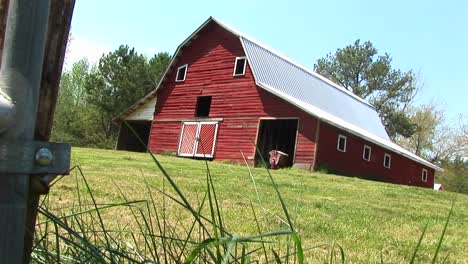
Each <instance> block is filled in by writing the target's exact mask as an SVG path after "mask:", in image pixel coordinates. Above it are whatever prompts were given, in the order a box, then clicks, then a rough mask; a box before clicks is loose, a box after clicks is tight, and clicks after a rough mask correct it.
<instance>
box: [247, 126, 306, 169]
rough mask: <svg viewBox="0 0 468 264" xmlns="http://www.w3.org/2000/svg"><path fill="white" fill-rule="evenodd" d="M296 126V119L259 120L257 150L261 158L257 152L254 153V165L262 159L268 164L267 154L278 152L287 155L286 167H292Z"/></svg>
mask: <svg viewBox="0 0 468 264" xmlns="http://www.w3.org/2000/svg"><path fill="white" fill-rule="evenodd" d="M297 124H298V119H273V120H270V119H268V120H260V126H259V128H258V136H257V148H258V150H259V152H260V155H261V156H260V155H259V153H258V152H256V153H255V164H261V163H262V159H261V158H262V157H263V159H264V160H265V161H266V162H268V159H269V154H268V153H269V152H270V151H272V150H279V151H282V152H284V153H286V154H288V155H289V156H288V158H287V162H286V166H292V165H293V162H294V152H295V150H296V135H297Z"/></svg>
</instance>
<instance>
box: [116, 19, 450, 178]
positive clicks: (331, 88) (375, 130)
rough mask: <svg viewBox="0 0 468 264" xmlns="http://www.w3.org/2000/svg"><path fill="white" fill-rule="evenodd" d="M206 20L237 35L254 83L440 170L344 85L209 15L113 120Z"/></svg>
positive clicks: (200, 28) (333, 123)
mask: <svg viewBox="0 0 468 264" xmlns="http://www.w3.org/2000/svg"><path fill="white" fill-rule="evenodd" d="M210 22H215V23H216V24H218V25H220V26H221V27H223V28H224V29H226V30H228V31H229V32H231V33H232V34H234V35H236V36H238V37H239V40H240V42H241V44H242V47H243V48H244V52H245V55H246V57H247V62H248V65H249V66H250V69H251V70H252V73H253V75H254V79H255V82H256V84H257V86H259V87H261V88H263V89H265V90H266V91H268V92H270V93H272V94H274V95H276V96H278V97H280V98H283V99H284V100H286V101H288V102H289V103H291V104H293V105H295V106H296V107H298V108H300V109H302V110H303V111H305V112H307V113H309V114H311V115H313V116H315V117H317V118H319V119H320V120H321V121H323V122H326V123H329V124H331V125H333V126H336V127H338V128H340V129H343V130H346V131H347V132H349V133H351V134H353V135H356V136H358V137H360V138H363V139H365V140H368V141H370V142H373V143H374V144H376V145H379V146H381V147H383V148H386V149H388V150H391V151H393V152H396V153H398V154H401V155H403V156H405V157H407V158H410V159H412V160H414V161H416V162H418V163H421V164H423V165H426V166H428V167H430V168H433V169H436V170H442V169H441V168H439V167H437V166H435V165H434V164H432V163H430V162H428V161H426V160H424V159H422V158H420V157H418V156H417V155H415V154H413V153H411V152H409V151H407V150H405V149H403V148H402V147H400V146H398V145H397V144H395V143H393V142H392V141H391V140H390V138H389V137H388V135H387V132H386V131H385V127H384V126H383V124H382V121H381V119H380V117H379V115H378V113H377V111H376V110H375V109H374V107H373V106H372V105H370V104H369V103H368V102H366V101H365V100H363V99H361V98H359V97H358V96H356V95H354V94H353V93H352V92H350V91H348V90H347V89H345V88H344V87H341V86H339V85H337V84H335V83H334V82H332V81H330V80H328V79H326V78H325V77H323V76H321V75H319V74H317V73H315V72H313V71H312V70H309V69H307V68H306V67H304V66H302V65H300V64H299V63H296V62H294V61H293V60H292V59H290V58H288V57H287V56H284V55H282V54H280V53H279V52H277V51H275V50H274V49H271V48H269V47H266V46H265V45H263V44H261V43H260V42H259V41H256V40H255V39H253V38H251V37H248V36H247V35H245V34H243V33H241V32H239V31H238V30H236V29H234V28H233V27H231V26H228V25H226V24H225V23H223V22H221V21H219V20H218V19H215V18H213V17H210V18H208V20H206V21H205V22H204V23H203V24H202V25H201V26H200V27H199V28H198V29H197V30H196V31H195V32H194V33H192V35H190V36H189V37H188V38H187V39H186V40H185V41H184V42H183V43H182V44H180V45H179V47H178V48H177V50H176V52H175V54H174V56H173V58H172V61H171V63H170V66H169V67H168V69H167V70H166V72H165V73H164V75H163V78H161V81H160V83H159V84H158V87H157V88H156V89H155V90H154V91H153V92H151V93H150V94H149V95H147V96H146V97H145V98H143V99H142V100H140V101H138V102H137V103H136V104H134V105H133V106H132V107H130V108H129V109H128V110H127V111H126V112H124V113H122V114H121V115H119V116H118V117H116V118H115V119H116V120H121V119H124V117H125V116H127V115H128V114H130V113H131V112H133V111H135V110H136V109H138V108H139V107H140V106H141V105H143V104H144V103H145V102H147V101H149V100H151V99H152V98H154V97H155V96H156V92H157V90H158V89H160V88H161V87H160V86H161V83H162V82H163V80H164V78H165V76H166V74H167V72H168V71H169V69H170V68H171V67H174V66H175V65H173V64H175V61H176V60H177V56H178V54H179V52H180V50H181V49H182V47H184V46H185V45H186V44H187V43H188V42H189V41H190V40H191V39H192V38H193V37H194V36H196V35H197V34H198V32H199V31H200V30H202V29H203V28H204V27H205V26H206V25H207V24H208V23H210Z"/></svg>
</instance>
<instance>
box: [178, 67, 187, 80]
mask: <svg viewBox="0 0 468 264" xmlns="http://www.w3.org/2000/svg"><path fill="white" fill-rule="evenodd" d="M187 68H188V65H187V64H185V65H182V66H180V67H179V68H177V75H176V79H175V80H176V82H183V81H185V76H186V75H187Z"/></svg>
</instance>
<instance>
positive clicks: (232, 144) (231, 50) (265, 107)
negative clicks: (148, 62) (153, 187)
mask: <svg viewBox="0 0 468 264" xmlns="http://www.w3.org/2000/svg"><path fill="white" fill-rule="evenodd" d="M239 56H245V54H244V51H243V49H242V45H241V43H240V41H239V39H238V37H236V36H234V35H233V34H231V33H229V32H228V31H226V30H224V29H223V28H221V27H219V26H218V25H216V24H214V23H211V24H210V25H208V26H207V27H206V28H205V29H203V30H202V31H201V32H200V33H199V36H198V38H196V39H194V40H193V41H192V42H191V43H190V44H189V46H186V47H184V48H183V49H182V54H181V55H180V56H179V58H178V60H177V63H176V65H175V66H176V67H175V68H177V67H178V66H180V65H184V64H188V65H189V66H188V70H187V76H186V80H185V81H184V82H175V74H176V71H175V70H172V71H171V72H169V73H168V75H167V79H166V80H165V82H164V83H163V84H162V87H161V89H160V90H159V92H158V100H157V106H156V110H155V117H154V122H153V126H152V131H151V135H150V141H149V149H150V150H151V151H154V152H156V153H161V152H163V151H172V152H176V151H177V146H178V142H179V135H180V129H181V122H182V120H188V119H193V118H194V114H195V107H196V101H197V97H198V96H202V95H203V96H212V102H211V110H210V115H209V117H210V118H222V119H223V120H222V121H221V122H220V123H219V130H218V136H217V142H216V149H215V153H214V156H215V158H216V159H221V160H234V161H240V162H241V161H242V155H241V153H240V151H242V152H243V153H244V155H245V156H246V157H253V156H254V154H255V148H254V144H253V142H254V141H255V139H256V136H257V129H258V125H259V120H260V118H268V117H276V118H281V117H291V118H299V128H298V137H297V145H296V155H295V163H298V164H299V163H300V164H307V165H309V166H310V165H312V164H313V162H314V149H315V130H316V119H315V118H314V117H311V116H310V115H308V114H306V113H305V112H303V111H302V110H300V109H298V108H296V107H294V106H292V105H291V104H289V103H287V102H285V101H284V100H283V99H280V98H278V97H276V96H274V95H272V94H270V93H268V92H266V91H264V90H263V89H261V88H259V87H257V86H256V85H255V81H254V78H253V75H252V72H251V70H250V67H247V68H246V74H245V76H237V77H234V76H232V75H233V70H234V63H235V58H236V57H239Z"/></svg>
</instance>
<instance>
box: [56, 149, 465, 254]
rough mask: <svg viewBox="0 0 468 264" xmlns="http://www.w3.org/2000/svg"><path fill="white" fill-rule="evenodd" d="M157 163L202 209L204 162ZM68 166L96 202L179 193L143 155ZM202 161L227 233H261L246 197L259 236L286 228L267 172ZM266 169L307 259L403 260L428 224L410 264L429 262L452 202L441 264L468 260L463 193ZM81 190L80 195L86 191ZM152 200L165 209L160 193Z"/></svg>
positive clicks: (62, 186)
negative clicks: (331, 254) (334, 255)
mask: <svg viewBox="0 0 468 264" xmlns="http://www.w3.org/2000/svg"><path fill="white" fill-rule="evenodd" d="M157 158H158V159H159V160H160V162H161V163H162V165H163V166H164V167H165V168H166V170H167V171H168V173H169V174H170V175H171V177H172V178H173V179H174V181H175V182H176V184H177V185H178V186H179V187H180V189H181V190H182V192H184V194H185V195H186V196H187V197H188V198H189V200H190V201H191V202H193V204H198V203H199V201H200V200H201V197H203V195H204V193H205V191H206V189H207V187H206V186H207V185H206V167H205V162H204V161H199V160H191V159H182V158H176V157H170V156H157ZM72 163H73V165H80V166H81V169H82V171H83V173H84V174H85V176H86V179H87V181H88V183H89V185H90V188H91V189H92V193H93V194H94V196H95V198H96V200H97V203H98V204H110V203H117V202H122V201H123V199H122V196H121V195H120V194H119V190H120V191H121V192H122V193H123V194H124V195H125V196H126V197H127V199H129V200H144V199H149V198H148V192H147V188H146V185H145V181H146V182H148V183H149V184H150V185H151V186H154V187H155V188H159V189H165V190H166V191H167V192H169V193H172V194H173V195H174V196H176V195H175V192H174V191H173V190H172V189H171V187H170V185H169V184H168V183H167V181H166V180H163V177H162V174H161V172H160V171H159V170H158V169H157V167H156V165H155V164H154V162H153V161H152V159H151V157H150V156H149V154H146V153H132V152H123V151H111V150H96V149H85V148H73V151H72ZM208 165H209V169H210V171H211V174H212V176H213V181H214V187H215V188H216V191H217V195H218V199H219V201H220V204H221V207H222V213H223V218H224V223H225V227H226V229H227V230H229V231H230V232H231V233H235V234H239V235H255V234H257V233H258V231H257V227H256V222H255V220H254V217H253V215H252V209H251V207H250V201H253V202H254V204H255V209H256V213H257V217H258V219H259V222H260V226H261V229H262V231H264V232H266V231H269V230H278V229H284V228H285V223H284V222H283V220H284V219H285V217H284V214H283V211H282V209H281V205H280V202H279V200H278V198H277V196H276V193H275V190H274V188H273V187H272V185H271V182H270V180H269V179H268V178H267V174H266V171H265V169H262V168H252V175H253V177H254V180H255V184H254V183H253V181H252V178H251V176H250V174H249V171H248V169H247V167H246V166H245V165H236V164H229V163H223V162H208ZM271 173H272V175H273V177H274V179H275V181H276V183H277V184H278V186H279V189H280V191H281V193H282V195H283V198H284V199H285V201H286V204H287V207H288V209H289V212H290V214H291V215H292V218H293V220H294V222H295V223H296V228H297V229H298V231H299V234H300V236H301V239H302V244H303V248H304V249H305V250H306V252H305V255H306V261H305V263H317V262H318V263H323V261H324V257H323V256H324V255H326V254H327V249H325V248H324V247H318V248H314V249H310V250H307V249H309V248H312V247H314V246H318V245H322V244H331V243H337V244H339V245H340V246H341V247H342V248H343V249H344V252H345V255H346V262H347V263H380V262H381V258H382V259H383V262H384V263H408V262H409V260H410V259H411V255H412V253H413V252H414V248H415V247H416V244H417V242H418V239H419V237H420V235H421V233H422V232H423V229H424V226H425V225H426V224H428V228H427V231H426V234H425V236H424V239H423V241H422V244H421V247H420V249H419V251H418V258H417V261H416V263H427V262H430V261H431V260H432V257H433V256H434V252H435V251H436V248H437V244H438V241H439V239H440V236H441V234H442V230H443V227H444V224H445V221H446V219H447V215H448V213H449V210H450V207H451V204H452V201H453V200H456V201H455V206H454V210H453V214H452V217H451V219H450V222H449V226H448V229H447V232H446V235H445V237H444V242H443V245H442V248H441V251H440V253H439V258H440V262H441V261H442V259H443V258H445V257H446V256H447V254H448V258H447V263H467V262H468V196H466V195H460V194H455V193H449V192H435V191H433V190H428V189H422V188H415V187H408V186H399V185H392V184H385V183H379V182H372V181H366V180H361V179H357V178H352V177H341V176H336V175H331V174H320V173H312V172H308V171H304V170H300V169H283V170H277V171H272V172H271ZM76 177H77V175H76V172H72V175H71V176H67V177H64V178H63V179H61V180H60V181H59V182H58V183H57V184H55V185H54V186H53V188H52V189H51V192H50V195H49V201H48V206H49V210H51V211H52V212H55V213H57V214H60V211H61V210H66V209H67V208H70V207H71V206H73V205H76V203H77V201H76V200H77V199H78V198H77V195H76V188H77V181H76ZM78 188H80V189H81V190H84V187H83V185H78ZM256 188H257V189H258V197H257V192H256V191H255V190H256ZM80 199H81V198H80ZM156 199H158V201H159V202H161V204H162V202H163V198H162V196H161V195H159V196H157V198H156ZM164 202H167V201H164ZM166 210H167V214H168V215H175V216H178V218H177V221H181V223H183V221H184V219H188V218H190V216H189V215H188V214H187V213H186V212H184V211H183V210H182V209H180V207H177V206H175V205H169V203H167V204H166ZM280 218H281V219H283V220H281V219H280ZM103 219H104V222H105V223H106V226H108V227H109V228H110V229H116V228H119V230H123V229H125V230H130V231H132V228H135V225H136V224H135V223H133V218H132V217H131V215H130V213H129V212H128V211H126V210H121V209H117V208H111V209H109V210H105V211H103Z"/></svg>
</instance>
